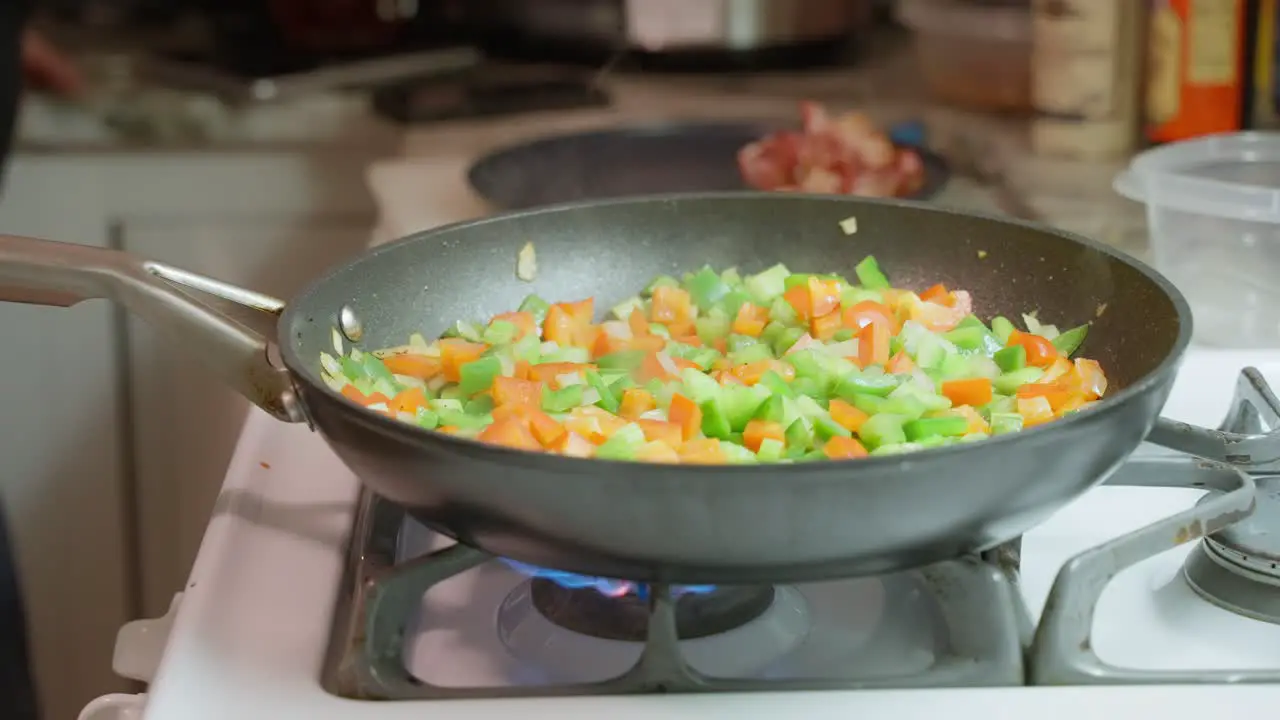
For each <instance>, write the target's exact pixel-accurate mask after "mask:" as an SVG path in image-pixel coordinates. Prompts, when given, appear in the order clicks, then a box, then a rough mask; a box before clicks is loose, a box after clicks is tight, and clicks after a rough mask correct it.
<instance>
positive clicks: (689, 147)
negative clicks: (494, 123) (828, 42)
mask: <svg viewBox="0 0 1280 720" xmlns="http://www.w3.org/2000/svg"><path fill="white" fill-rule="evenodd" d="M777 129H778V127H777V126H772V125H768V124H765V123H762V122H668V123H655V124H649V125H632V126H628V127H619V128H609V129H606V130H593V131H589V132H578V133H568V134H564V135H553V136H550V137H543V138H538V139H537V140H533V141H530V142H523V143H520V144H518V145H513V146H511V147H505V148H500V149H498V150H495V151H494V152H492V153H490V154H488V155H486V156H484V157H482V158H480V159H479V160H477V161H476V163H475V164H474V165H472V166H471V170H470V171H469V172H468V173H467V180H468V181H469V182H470V183H471V187H473V188H475V191H476V192H477V193H478V194H479V195H480V196H481V197H483V198H484V199H485V200H487V201H489V202H490V203H492V204H493V205H495V206H497V207H500V208H503V209H505V210H524V209H526V208H533V207H538V206H541V205H556V204H559V203H565V202H572V201H578V200H603V199H605V198H616V197H626V196H635V195H653V194H657V193H676V192H715V191H729V190H750V189H751V188H750V187H748V186H747V184H746V182H745V181H744V180H743V179H742V172H741V171H740V170H739V169H738V151H739V150H741V149H742V147H743V146H745V145H747V144H748V143H752V142H755V141H756V140H759V139H760V138H762V137H764V136H766V135H768V134H769V133H772V132H774V131H776V130H777ZM910 147H911V149H912V150H915V152H916V153H917V154H918V155H919V156H920V160H921V162H922V163H923V164H924V185H923V186H922V187H921V188H920V189H919V190H917V191H916V192H915V193H912V195H911V197H910V199H912V200H927V199H929V198H931V197H933V196H935V195H937V194H938V192H939V191H941V190H942V187H943V186H944V185H946V183H947V179H948V177H949V176H950V170H949V169H948V167H947V163H946V161H945V160H943V159H942V157H941V156H939V155H938V154H937V153H934V152H932V151H930V150H927V149H925V148H921V147H916V146H910Z"/></svg>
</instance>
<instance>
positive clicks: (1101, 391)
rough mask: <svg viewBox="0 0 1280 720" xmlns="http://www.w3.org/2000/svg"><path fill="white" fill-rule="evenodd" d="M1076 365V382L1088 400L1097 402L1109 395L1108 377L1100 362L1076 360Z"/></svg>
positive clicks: (1086, 359)
mask: <svg viewBox="0 0 1280 720" xmlns="http://www.w3.org/2000/svg"><path fill="white" fill-rule="evenodd" d="M1074 365H1075V368H1074V370H1075V375H1076V381H1077V382H1078V383H1079V385H1080V392H1081V393H1082V394H1083V395H1084V398H1085V399H1086V400H1097V399H1098V398H1100V397H1102V396H1103V395H1105V394H1106V393H1107V376H1106V374H1105V373H1103V372H1102V366H1101V365H1099V364H1098V361H1096V360H1090V359H1088V358H1076V360H1075V363H1074Z"/></svg>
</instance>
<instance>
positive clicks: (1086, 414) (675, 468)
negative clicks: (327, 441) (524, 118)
mask: <svg viewBox="0 0 1280 720" xmlns="http://www.w3.org/2000/svg"><path fill="white" fill-rule="evenodd" d="M752 197H759V198H770V199H774V200H780V201H783V202H786V201H789V200H792V199H794V200H798V201H803V200H810V201H812V200H822V201H826V202H836V203H844V204H847V205H851V206H856V205H891V206H897V207H902V208H908V209H913V210H922V211H927V212H934V213H941V214H946V215H959V216H964V217H977V218H982V219H986V220H993V221H996V222H1000V223H1003V224H1007V225H1016V226H1019V227H1023V228H1026V229H1029V230H1035V231H1037V232H1047V233H1050V234H1053V235H1056V236H1058V237H1060V238H1062V239H1064V240H1068V241H1071V242H1074V243H1076V244H1078V245H1082V246H1084V247H1087V248H1089V249H1091V250H1094V251H1096V252H1099V253H1101V254H1103V255H1105V256H1107V257H1109V258H1112V259H1113V260H1116V261H1119V262H1120V263H1123V264H1124V265H1127V266H1129V267H1130V268H1132V269H1133V270H1135V271H1137V272H1138V273H1140V274H1142V275H1143V276H1144V277H1146V278H1147V279H1148V280H1150V281H1151V282H1152V283H1153V284H1154V285H1155V286H1156V287H1158V288H1159V289H1160V290H1161V291H1162V292H1163V293H1164V294H1165V296H1166V297H1167V298H1168V299H1169V300H1170V302H1171V303H1172V304H1173V306H1174V311H1175V313H1176V315H1177V317H1178V324H1179V326H1178V335H1177V337H1176V338H1175V340H1174V342H1173V346H1172V347H1171V348H1170V349H1169V352H1168V353H1167V354H1166V355H1165V357H1164V359H1162V360H1161V361H1160V363H1159V364H1158V365H1156V367H1155V368H1153V369H1152V370H1150V371H1148V372H1147V373H1145V374H1144V375H1142V376H1141V377H1139V378H1138V379H1137V380H1135V381H1134V382H1132V383H1130V384H1129V385H1128V386H1126V387H1125V388H1123V389H1121V390H1120V392H1118V393H1117V394H1116V395H1113V396H1111V397H1107V398H1104V399H1103V400H1102V401H1101V402H1099V403H1098V404H1097V405H1095V406H1093V407H1090V408H1086V409H1085V410H1082V411H1079V412H1076V413H1073V414H1071V415H1070V416H1068V417H1065V418H1059V419H1057V420H1054V421H1053V422H1049V423H1045V424H1043V425H1037V426H1035V427H1032V428H1028V429H1025V430H1021V431H1019V432H1016V433H1009V434H1005V435H994V436H992V437H989V438H986V439H984V440H982V441H980V442H974V443H962V444H956V445H948V446H944V447H937V448H924V449H921V450H918V451H913V452H909V453H903V454H898V455H882V456H873V457H863V458H856V459H849V460H825V461H822V462H805V463H760V464H749V465H748V464H742V465H739V464H722V465H696V464H668V463H646V462H638V461H630V460H610V459H600V458H578V457H569V456H564V455H552V454H548V453H535V452H529V451H524V450H516V449H513V448H507V447H503V446H501V445H492V444H488V443H482V442H480V441H478V440H472V439H470V438H464V437H459V436H456V435H448V434H445V433H439V432H436V431H434V430H427V429H425V428H420V427H417V426H414V425H409V424H408V423H404V422H401V421H399V420H395V419H393V418H390V417H387V416H385V415H381V414H378V413H375V412H371V411H369V410H367V409H366V408H364V407H363V406H361V405H358V404H356V403H355V402H353V401H351V400H349V399H347V398H345V397H343V396H342V394H341V393H339V392H337V391H336V390H333V389H332V388H330V387H329V386H328V385H326V384H325V383H324V382H323V381H322V380H321V379H320V378H319V376H318V374H316V371H314V370H313V369H311V368H310V367H309V365H308V364H307V363H305V362H303V359H302V358H301V355H300V354H299V353H298V351H297V348H296V347H295V346H294V344H293V343H292V342H291V341H290V337H289V335H290V328H291V327H292V325H293V322H294V320H295V317H296V313H298V312H300V309H299V308H300V307H301V306H303V305H305V304H307V300H308V299H309V298H311V297H313V296H314V295H315V294H317V293H318V292H319V290H320V289H321V288H323V287H325V286H327V285H328V284H329V283H330V282H331V281H332V280H333V278H334V277H335V276H336V275H338V274H339V273H343V272H345V271H346V270H348V269H349V268H351V267H352V266H354V265H357V264H360V263H362V262H366V261H371V260H372V259H373V258H376V257H379V256H381V255H382V254H384V253H392V252H395V251H396V250H397V249H398V248H400V247H403V246H407V245H413V244H421V243H424V242H439V241H442V240H445V239H447V238H448V237H449V235H450V234H451V233H452V232H454V231H456V230H459V229H463V228H473V227H480V226H483V225H486V224H488V223H493V222H504V221H507V220H510V219H513V218H519V217H530V216H534V215H539V214H544V213H546V214H552V213H559V212H568V211H572V210H578V209H583V208H600V207H603V206H614V205H638V204H645V203H655V202H658V203H662V202H677V201H690V200H692V201H700V200H734V199H743V198H752ZM1192 323H1193V318H1192V315H1191V307H1190V305H1189V304H1188V302H1187V300H1186V298H1185V297H1184V296H1183V295H1182V292H1181V291H1179V290H1178V289H1177V288H1176V287H1175V286H1174V285H1173V283H1172V282H1170V281H1169V280H1168V279H1167V278H1165V277H1164V276H1163V275H1161V274H1160V273H1159V272H1157V271H1156V270H1155V269H1154V268H1152V267H1150V266H1149V265H1147V264H1146V263H1144V262H1142V261H1140V260H1138V259H1137V258H1134V257H1132V256H1130V255H1128V254H1126V253H1123V252H1121V251H1119V250H1117V249H1115V248H1113V247H1111V246H1108V245H1106V244H1104V243H1101V242H1099V241H1096V240H1093V239H1091V238H1087V237H1084V236H1083V235H1078V234H1076V233H1072V232H1069V231H1066V230H1061V229H1059V228H1055V227H1052V226H1049V225H1044V224H1041V223H1035V222H1029V221H1026V220H1021V219H1017V218H1011V217H1007V216H1002V215H998V214H995V213H989V212H980V211H969V210H960V209H956V208H948V207H943V206H939V205H935V204H932V203H928V202H922V201H918V200H904V199H896V198H860V197H850V196H847V195H823V194H813V193H776V192H767V191H722V192H708V193H662V194H655V195H636V196H629V197H624V198H609V199H604V200H585V201H575V202H570V203H559V204H556V205H546V206H541V207H537V208H531V209H527V210H515V211H507V212H502V213H497V214H494V215H488V216H485V217H481V218H473V219H471V220H463V221H459V222H454V223H449V224H447V225H440V226H438V227H434V228H429V229H426V230H421V231H419V232H416V233H412V234H410V235H407V236H405V237H403V238H400V239H398V240H394V241H391V242H389V243H385V244H383V245H379V246H377V247H375V248H371V249H370V250H368V251H366V252H365V253H364V254H363V255H361V256H359V257H358V258H357V259H355V260H354V261H351V262H348V263H345V264H343V265H341V266H338V267H335V268H332V269H330V270H329V271H328V272H326V273H325V274H324V275H322V276H321V277H319V278H317V279H316V280H313V281H312V282H311V283H310V284H309V285H307V287H306V288H305V289H303V291H302V292H300V293H299V294H298V295H297V296H295V298H294V300H293V301H291V302H290V303H289V304H288V305H287V306H286V307H285V309H284V312H283V313H282V314H281V317H280V321H279V324H278V327H277V330H278V332H277V343H278V344H279V350H280V357H281V358H282V360H283V362H284V364H285V367H286V368H288V370H289V372H290V374H291V375H293V376H294V381H295V382H299V381H301V382H304V383H305V385H306V389H307V390H308V391H309V392H314V393H318V394H319V395H320V396H321V397H323V398H324V399H326V400H328V401H330V402H333V403H337V404H338V405H340V406H342V407H343V408H344V409H345V410H347V411H348V413H349V415H350V416H351V419H352V420H356V421H358V422H359V423H360V424H361V425H364V426H365V427H367V428H369V429H372V430H376V431H377V432H379V433H380V434H383V435H386V436H389V437H392V438H394V439H397V440H402V441H407V442H416V443H421V442H423V441H428V440H429V441H432V442H437V443H440V444H441V446H442V447H447V448H449V449H450V450H451V451H452V452H455V453H458V454H462V455H467V456H474V455H477V454H478V455H479V456H481V457H483V458H486V459H491V460H494V461H501V462H503V463H504V464H507V465H512V466H526V467H533V468H536V469H538V470H542V471H549V470H558V471H559V472H563V473H565V474H580V473H597V472H599V469H600V468H624V467H625V468H627V469H628V471H630V472H641V473H651V474H652V475H654V476H658V475H665V474H668V473H671V472H678V473H681V474H684V475H697V476H704V475H705V476H721V475H726V474H731V475H733V476H735V477H741V478H745V477H757V476H763V475H771V476H772V475H778V474H780V473H783V474H786V475H788V476H797V477H806V478H809V477H825V476H828V475H829V474H830V473H831V472H833V471H841V470H843V471H855V469H856V468H860V467H867V468H869V469H872V470H876V469H878V470H883V469H885V468H888V467H891V466H897V467H904V466H910V465H912V464H914V463H915V462H917V461H925V460H927V461H935V460H936V461H944V460H946V459H948V458H959V457H963V456H965V455H967V454H969V453H972V452H974V451H981V450H983V449H990V450H991V451H996V450H998V449H999V448H1002V447H1005V446H1007V445H1009V444H1011V443H1017V442H1031V441H1032V440H1034V439H1038V438H1044V437H1046V436H1047V435H1048V434H1049V433H1053V432H1056V431H1062V432H1063V433H1064V434H1065V433H1066V431H1067V430H1068V429H1070V428H1078V427H1080V426H1082V425H1083V424H1085V423H1087V422H1090V421H1091V420H1092V419H1093V418H1094V417H1097V416H1098V415H1102V414H1106V413H1109V412H1112V411H1115V410H1118V409H1119V408H1120V407H1122V406H1123V405H1125V404H1127V403H1128V402H1130V401H1132V400H1134V399H1136V398H1138V397H1141V396H1142V395H1145V394H1146V393H1148V392H1151V391H1152V390H1153V389H1154V388H1157V387H1158V386H1159V385H1160V384H1161V383H1162V382H1163V379H1164V377H1165V376H1166V375H1167V374H1169V373H1171V372H1176V370H1177V368H1178V365H1179V364H1180V363H1181V361H1182V357H1183V355H1184V354H1185V353H1186V349H1187V346H1188V345H1189V344H1190V342H1191V334H1192V330H1193V328H1192ZM313 376H314V377H313ZM303 402H304V404H305V403H306V400H305V399H304V401H303ZM1157 416H1158V413H1157ZM1153 420H1154V418H1153Z"/></svg>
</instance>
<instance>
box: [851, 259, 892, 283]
mask: <svg viewBox="0 0 1280 720" xmlns="http://www.w3.org/2000/svg"><path fill="white" fill-rule="evenodd" d="M853 271H854V272H855V273H857V275H858V283H859V284H860V285H862V287H864V288H867V289H868V290H886V289H888V288H889V287H890V286H889V278H887V277H885V275H884V272H882V271H881V270H880V263H878V262H876V259H875V256H873V255H868V256H866V257H865V258H863V259H862V262H860V263H858V264H857V265H856V266H854V268H853Z"/></svg>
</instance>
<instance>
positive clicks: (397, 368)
mask: <svg viewBox="0 0 1280 720" xmlns="http://www.w3.org/2000/svg"><path fill="white" fill-rule="evenodd" d="M382 364H383V365H386V366H387V369H388V370H390V371H391V372H392V373H394V374H396V375H404V376H406V377H412V378H418V379H419V380H430V379H431V378H433V377H435V376H437V375H439V374H440V373H441V371H442V370H443V369H444V366H443V364H442V363H441V361H440V358H438V357H428V356H426V355H414V354H412V353H401V354H398V355H388V356H386V357H384V358H382Z"/></svg>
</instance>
